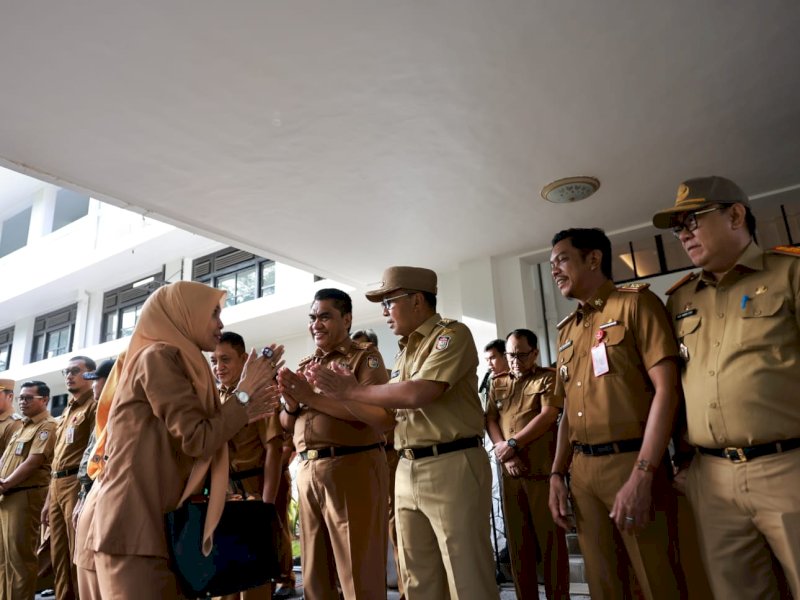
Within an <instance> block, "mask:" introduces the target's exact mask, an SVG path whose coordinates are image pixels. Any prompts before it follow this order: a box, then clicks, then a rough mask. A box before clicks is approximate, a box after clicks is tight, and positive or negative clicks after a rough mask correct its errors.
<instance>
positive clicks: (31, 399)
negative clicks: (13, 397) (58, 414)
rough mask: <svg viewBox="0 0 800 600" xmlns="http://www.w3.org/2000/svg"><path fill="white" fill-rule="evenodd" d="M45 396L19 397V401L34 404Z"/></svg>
mask: <svg viewBox="0 0 800 600" xmlns="http://www.w3.org/2000/svg"><path fill="white" fill-rule="evenodd" d="M44 397H45V396H17V400H19V401H20V402H32V401H33V400H36V399H38V398H44Z"/></svg>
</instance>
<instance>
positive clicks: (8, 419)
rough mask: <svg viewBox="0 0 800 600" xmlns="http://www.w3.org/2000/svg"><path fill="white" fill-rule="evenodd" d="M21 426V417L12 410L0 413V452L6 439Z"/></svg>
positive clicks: (6, 442)
mask: <svg viewBox="0 0 800 600" xmlns="http://www.w3.org/2000/svg"><path fill="white" fill-rule="evenodd" d="M21 428H22V417H21V416H19V415H18V414H16V413H15V412H14V411H13V410H8V411H6V412H4V413H3V414H0V453H2V452H3V450H5V447H6V446H7V445H8V441H9V440H10V439H11V436H12V435H14V433H15V432H16V431H19V430H20V429H21Z"/></svg>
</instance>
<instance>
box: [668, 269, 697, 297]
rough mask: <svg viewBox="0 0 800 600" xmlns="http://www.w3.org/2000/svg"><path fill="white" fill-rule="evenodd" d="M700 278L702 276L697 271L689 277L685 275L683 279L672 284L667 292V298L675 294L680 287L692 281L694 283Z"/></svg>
mask: <svg viewBox="0 0 800 600" xmlns="http://www.w3.org/2000/svg"><path fill="white" fill-rule="evenodd" d="M699 276H700V275H699V274H698V273H697V271H695V272H694V273H689V274H688V275H685V276H684V277H681V278H680V279H679V280H678V281H676V282H675V283H674V284H672V287H671V288H669V289H668V290H667V296H670V295H672V294H674V293H675V292H676V291H677V289H678V288H679V287H681V286H684V285H686V284H687V283H689V282H690V281H694V280H695V279H697V278H698V277H699Z"/></svg>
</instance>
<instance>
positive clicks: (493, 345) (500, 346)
mask: <svg viewBox="0 0 800 600" xmlns="http://www.w3.org/2000/svg"><path fill="white" fill-rule="evenodd" d="M492 350H497V351H498V352H499V353H500V354H505V353H506V342H505V340H501V339H497V340H492V341H491V342H489V343H488V344H486V345H485V346H484V347H483V351H484V352H490V351H492Z"/></svg>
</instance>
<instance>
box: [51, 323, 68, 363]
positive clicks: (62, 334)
mask: <svg viewBox="0 0 800 600" xmlns="http://www.w3.org/2000/svg"><path fill="white" fill-rule="evenodd" d="M71 330H72V326H71V325H68V326H66V327H62V328H61V329H56V330H55V331H50V332H48V333H47V346H46V348H45V357H46V358H53V357H54V356H60V355H62V354H66V353H67V352H69V338H70V332H71Z"/></svg>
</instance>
